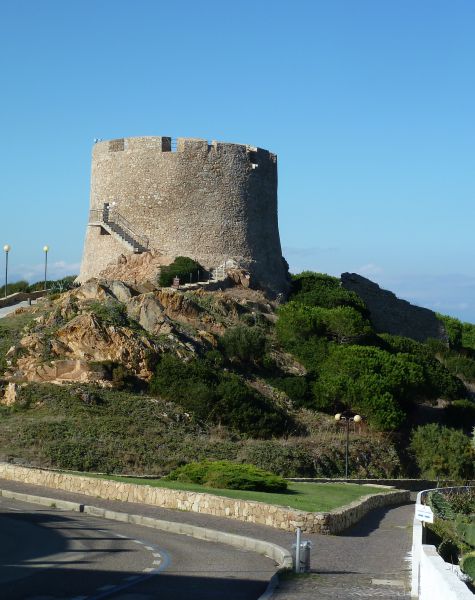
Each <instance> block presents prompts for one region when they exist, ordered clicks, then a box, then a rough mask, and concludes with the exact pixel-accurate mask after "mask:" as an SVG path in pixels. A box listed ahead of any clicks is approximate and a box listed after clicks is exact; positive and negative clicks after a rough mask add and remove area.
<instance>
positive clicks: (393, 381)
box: [314, 346, 424, 430]
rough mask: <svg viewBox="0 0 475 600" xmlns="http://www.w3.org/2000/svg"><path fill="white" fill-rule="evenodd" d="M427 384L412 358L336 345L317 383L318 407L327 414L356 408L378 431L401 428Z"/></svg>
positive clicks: (360, 347)
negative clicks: (411, 406) (423, 386)
mask: <svg viewBox="0 0 475 600" xmlns="http://www.w3.org/2000/svg"><path fill="white" fill-rule="evenodd" d="M423 383H424V377H423V371H422V369H421V367H420V366H419V365H418V364H416V363H415V362H414V361H412V360H411V357H410V356H409V355H406V354H398V355H393V354H390V353H389V352H385V351H384V350H380V349H378V348H374V347H365V346H332V347H331V348H330V352H329V355H328V357H327V359H326V360H325V361H324V362H323V363H321V365H320V367H319V371H318V377H317V380H316V382H315V384H314V396H315V407H316V408H317V409H320V410H324V411H326V412H337V411H338V410H340V409H345V408H352V409H354V410H357V411H358V412H361V413H362V414H363V415H364V416H365V417H366V418H367V420H368V421H369V423H371V424H372V425H373V426H374V427H376V428H378V429H381V430H391V429H397V428H398V427H400V425H401V424H402V422H403V421H404V419H405V416H406V412H405V411H406V409H407V408H408V407H409V406H410V405H411V402H412V401H413V400H414V398H415V397H417V394H418V393H419V391H420V389H421V387H422V385H423Z"/></svg>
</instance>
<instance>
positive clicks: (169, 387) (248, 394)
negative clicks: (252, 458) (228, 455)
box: [150, 355, 292, 438]
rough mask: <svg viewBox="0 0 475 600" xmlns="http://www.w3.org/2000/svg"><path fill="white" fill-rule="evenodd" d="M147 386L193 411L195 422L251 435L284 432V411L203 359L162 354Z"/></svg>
mask: <svg viewBox="0 0 475 600" xmlns="http://www.w3.org/2000/svg"><path fill="white" fill-rule="evenodd" d="M150 389H151V391H152V392H153V393H155V394H158V395H159V396H161V397H163V398H166V399H168V400H172V401H173V402H177V403H178V404H180V405H181V406H182V407H183V408H185V410H189V411H191V412H193V414H194V416H195V418H196V419H197V420H198V421H202V422H207V423H214V424H219V425H225V426H226V427H230V428H231V429H234V430H236V431H239V432H240V433H244V434H247V435H252V436H254V437H264V438H265V437H271V436H274V435H281V434H282V433H285V432H287V431H288V429H289V427H290V426H291V423H292V422H291V419H290V418H289V417H288V415H287V414H286V413H285V411H284V410H283V409H281V408H279V407H277V406H274V405H273V404H272V403H271V402H270V401H269V400H267V398H265V397H264V396H263V395H262V394H260V393H259V392H257V391H256V390H255V389H252V388H250V387H249V386H247V385H246V384H245V382H244V380H243V379H242V378H241V377H239V376H237V375H235V374H232V373H228V372H226V371H219V370H216V369H215V368H213V367H212V366H210V365H209V364H207V362H206V361H203V360H191V361H189V362H188V363H185V362H182V361H181V360H180V359H179V358H177V357H175V356H172V355H164V356H163V357H162V359H161V361H160V362H159V364H158V365H157V368H156V372H155V375H154V377H153V378H152V380H151V382H150Z"/></svg>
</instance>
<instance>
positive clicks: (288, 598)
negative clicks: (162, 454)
mask: <svg viewBox="0 0 475 600" xmlns="http://www.w3.org/2000/svg"><path fill="white" fill-rule="evenodd" d="M0 489H9V490H16V491H19V492H24V493H30V494H35V495H38V496H46V497H50V498H58V499H62V500H71V501H73V502H82V503H84V504H92V505H93V506H101V507H104V508H110V509H111V510H117V511H122V512H129V513H132V514H142V515H147V516H154V517H156V518H158V519H166V520H168V521H177V522H182V523H190V524H192V525H198V526H201V527H209V528H212V529H219V530H221V531H228V532H231V533H237V534H240V535H248V536H252V537H255V538H260V539H265V540H268V541H272V542H274V543H276V544H280V545H281V546H284V547H286V548H290V547H291V545H292V543H293V542H294V536H293V535H292V534H290V533H287V532H285V531H280V530H278V529H273V528H271V527H266V526H263V525H254V524H252V523H242V522H240V521H235V520H233V519H225V518H221V517H212V516H209V515H203V514H198V513H191V512H183V511H175V510H169V509H164V508H157V507H153V506H146V505H143V504H135V503H131V502H117V501H109V500H102V499H100V498H94V497H93V496H84V495H82V494H73V493H69V492H63V491H61V490H54V489H51V488H45V487H42V486H33V485H26V484H23V483H19V482H13V481H8V480H4V479H0ZM413 514H414V505H413V504H407V505H403V506H399V507H396V508H382V509H378V510H376V511H373V512H371V513H370V514H369V515H367V516H366V517H365V518H364V519H363V520H362V521H360V523H359V524H357V525H355V526H354V527H352V528H351V529H349V530H347V531H346V532H345V534H344V535H338V536H325V535H304V536H303V539H309V540H311V541H312V543H313V549H312V565H311V566H312V573H310V574H309V575H302V576H298V577H296V576H292V575H290V576H289V577H286V578H284V579H283V580H281V582H280V584H279V586H278V588H277V589H276V590H275V592H274V594H273V596H272V598H273V600H274V599H275V600H327V599H330V598H331V599H332V600H352V599H365V598H385V599H387V600H393V599H398V600H399V599H401V598H404V599H409V598H410V593H409V590H410V582H409V575H410V573H409V569H410V563H409V562H407V556H408V553H409V551H410V548H411V539H412V538H411V535H412V532H411V525H412V518H413Z"/></svg>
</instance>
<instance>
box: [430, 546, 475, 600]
mask: <svg viewBox="0 0 475 600" xmlns="http://www.w3.org/2000/svg"><path fill="white" fill-rule="evenodd" d="M452 568H453V567H452V565H450V564H448V563H446V562H445V561H444V560H443V559H442V558H441V557H440V556H439V555H438V553H437V550H436V548H435V546H428V545H426V544H423V545H422V549H421V554H420V581H419V585H420V593H419V600H474V595H473V594H472V592H471V591H470V590H469V589H468V587H467V586H466V585H465V584H464V583H463V581H461V580H460V579H459V578H458V577H457V574H456V573H454V572H453V570H452Z"/></svg>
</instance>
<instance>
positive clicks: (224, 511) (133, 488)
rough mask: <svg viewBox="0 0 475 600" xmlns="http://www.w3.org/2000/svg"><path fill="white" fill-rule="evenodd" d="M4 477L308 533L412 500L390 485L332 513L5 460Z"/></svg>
mask: <svg viewBox="0 0 475 600" xmlns="http://www.w3.org/2000/svg"><path fill="white" fill-rule="evenodd" d="M0 478H2V479H9V480H13V481H21V482H23V483H28V484H32V485H42V486H46V487H50V488H54V489H60V490H65V491H68V492H75V493H80V494H85V495H87V496H95V497H97V498H104V499H106V500H119V501H123V502H137V503H140V504H148V505H152V506H160V507H162V508H171V509H175V510H176V509H178V510H186V511H192V512H198V513H204V514H208V515H214V516H218V517H229V518H231V519H237V520H239V521H247V522H250V523H259V524H261V525H268V526H270V527H275V528H278V529H283V530H285V531H294V530H295V528H296V527H300V528H301V529H302V531H304V532H306V533H322V534H336V533H340V532H341V531H343V530H345V529H347V528H348V527H350V526H351V525H353V524H354V523H357V522H358V521H359V520H360V519H361V518H362V517H363V516H364V515H365V514H366V513H367V512H369V511H370V510H372V509H374V508H379V507H381V506H388V505H392V504H402V503H404V502H407V501H408V500H409V492H407V491H390V492H385V493H381V494H374V495H369V496H364V497H363V498H360V499H359V500H357V501H355V502H353V503H352V504H349V505H347V506H345V507H343V508H340V509H336V510H333V511H331V512H326V513H313V512H305V511H301V510H295V509H292V508H288V507H285V506H276V505H273V504H265V503H263V502H251V501H246V500H234V499H232V498H225V497H221V496H213V495H212V494H202V493H197V492H185V491H180V490H169V489H165V488H158V487H152V486H149V485H138V484H133V483H124V482H117V481H109V480H107V479H96V478H92V477H85V476H80V475H71V474H65V473H58V472H54V471H45V470H42V469H32V468H27V467H18V466H15V465H10V464H7V463H0Z"/></svg>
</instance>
